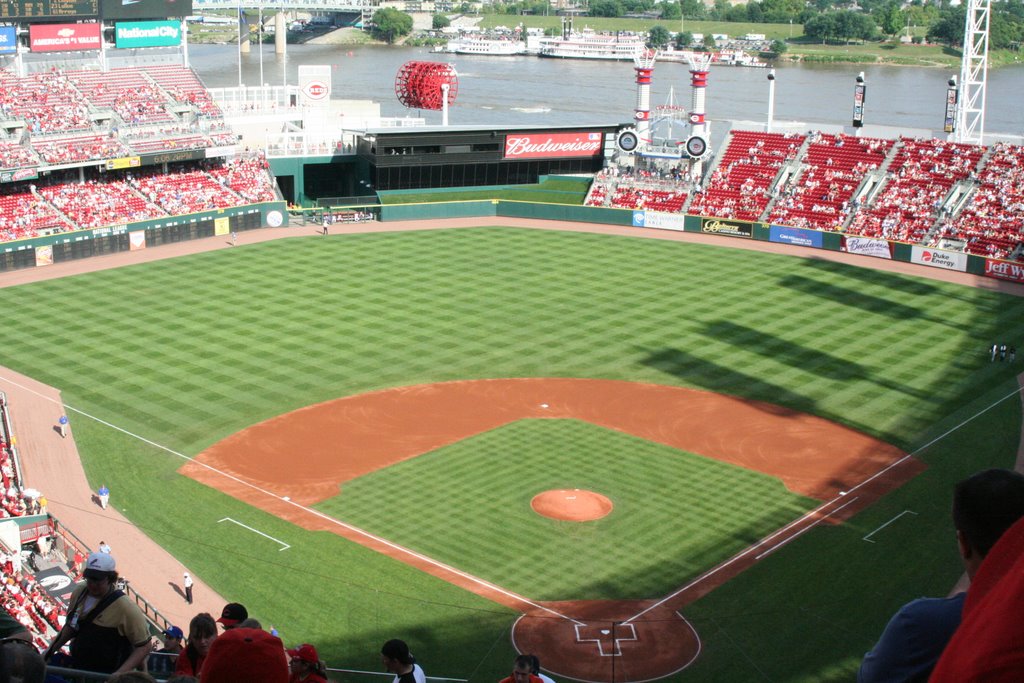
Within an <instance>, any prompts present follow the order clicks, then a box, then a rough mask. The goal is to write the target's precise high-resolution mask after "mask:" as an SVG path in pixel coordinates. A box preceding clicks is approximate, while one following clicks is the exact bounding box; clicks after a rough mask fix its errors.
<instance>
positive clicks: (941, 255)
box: [910, 246, 967, 273]
mask: <svg viewBox="0 0 1024 683" xmlns="http://www.w3.org/2000/svg"><path fill="white" fill-rule="evenodd" d="M910 262H911V263H920V264H921V265H922V266H931V267H932V268H945V269H946V270H956V271H959V272H961V273H966V272H967V254H964V253H962V252H959V251H942V250H941V249H929V248H927V247H918V246H914V247H913V248H911V250H910Z"/></svg>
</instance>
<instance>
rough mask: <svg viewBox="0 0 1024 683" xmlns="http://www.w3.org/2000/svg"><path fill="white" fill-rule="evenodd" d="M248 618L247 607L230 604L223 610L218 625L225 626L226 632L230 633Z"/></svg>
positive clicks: (234, 603)
mask: <svg viewBox="0 0 1024 683" xmlns="http://www.w3.org/2000/svg"><path fill="white" fill-rule="evenodd" d="M248 618H249V610H247V609H245V605H242V604H240V603H237V602H229V603H228V604H226V605H224V609H223V610H221V612H220V619H218V620H217V623H218V624H220V625H221V626H223V627H224V630H225V631H230V630H231V629H233V628H235V627H236V626H238V625H239V624H240V623H242V622H243V621H245V620H246V619H248Z"/></svg>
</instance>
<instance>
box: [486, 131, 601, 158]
mask: <svg viewBox="0 0 1024 683" xmlns="http://www.w3.org/2000/svg"><path fill="white" fill-rule="evenodd" d="M603 143H604V136H603V135H602V134H601V133H533V134H530V135H506V136H505V158H506V159H536V158H541V157H592V156H597V155H598V154H600V153H601V147H602V145H603Z"/></svg>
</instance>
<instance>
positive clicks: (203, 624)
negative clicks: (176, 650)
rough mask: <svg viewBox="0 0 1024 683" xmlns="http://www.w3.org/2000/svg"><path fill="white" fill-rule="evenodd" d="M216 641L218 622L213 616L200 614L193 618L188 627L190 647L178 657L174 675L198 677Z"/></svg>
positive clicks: (186, 647)
mask: <svg viewBox="0 0 1024 683" xmlns="http://www.w3.org/2000/svg"><path fill="white" fill-rule="evenodd" d="M216 639H217V622H215V621H214V620H213V615H212V614H208V613H206V612H200V613H199V614H197V615H195V616H194V617H192V621H191V622H189V625H188V645H186V646H185V649H184V651H182V653H181V654H180V655H178V661H177V663H176V664H175V665H174V673H175V674H184V675H188V676H198V675H199V671H200V670H201V669H202V668H203V660H205V659H206V656H207V655H208V654H209V653H210V647H211V646H212V645H213V641H214V640H216Z"/></svg>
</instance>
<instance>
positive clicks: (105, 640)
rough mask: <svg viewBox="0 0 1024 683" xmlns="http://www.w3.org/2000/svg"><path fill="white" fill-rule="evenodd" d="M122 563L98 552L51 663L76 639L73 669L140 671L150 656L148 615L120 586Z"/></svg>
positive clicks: (50, 653)
mask: <svg viewBox="0 0 1024 683" xmlns="http://www.w3.org/2000/svg"><path fill="white" fill-rule="evenodd" d="M116 568H117V564H116V562H115V561H114V556H113V555H110V554H108V553H92V554H91V555H89V559H88V560H87V561H86V563H85V571H84V572H83V573H82V575H83V576H84V577H85V583H84V584H83V585H80V586H78V587H77V588H75V590H74V592H73V593H72V594H71V601H70V605H71V606H70V607H69V608H68V617H67V621H66V622H64V627H63V628H62V629H61V630H60V633H58V634H57V637H56V638H54V639H53V642H52V643H51V644H50V647H49V648H47V650H46V654H45V655H44V657H45V659H46V660H49V659H50V657H52V656H53V655H54V653H56V652H57V651H58V650H60V648H61V647H62V646H63V645H64V643H66V642H68V641H71V665H72V667H73V668H75V669H83V670H85V671H98V672H100V673H108V674H109V673H121V672H122V671H132V670H133V669H135V668H137V667H139V666H140V665H141V664H142V663H143V662H144V661H145V660H146V656H147V655H148V654H149V627H148V625H147V624H146V617H145V616H143V614H142V610H140V609H139V607H138V605H136V604H135V603H134V602H133V601H132V599H131V598H129V597H128V596H126V595H125V594H124V592H123V591H120V590H117V589H116V588H115V587H114V586H115V584H116V583H117V571H116Z"/></svg>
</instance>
